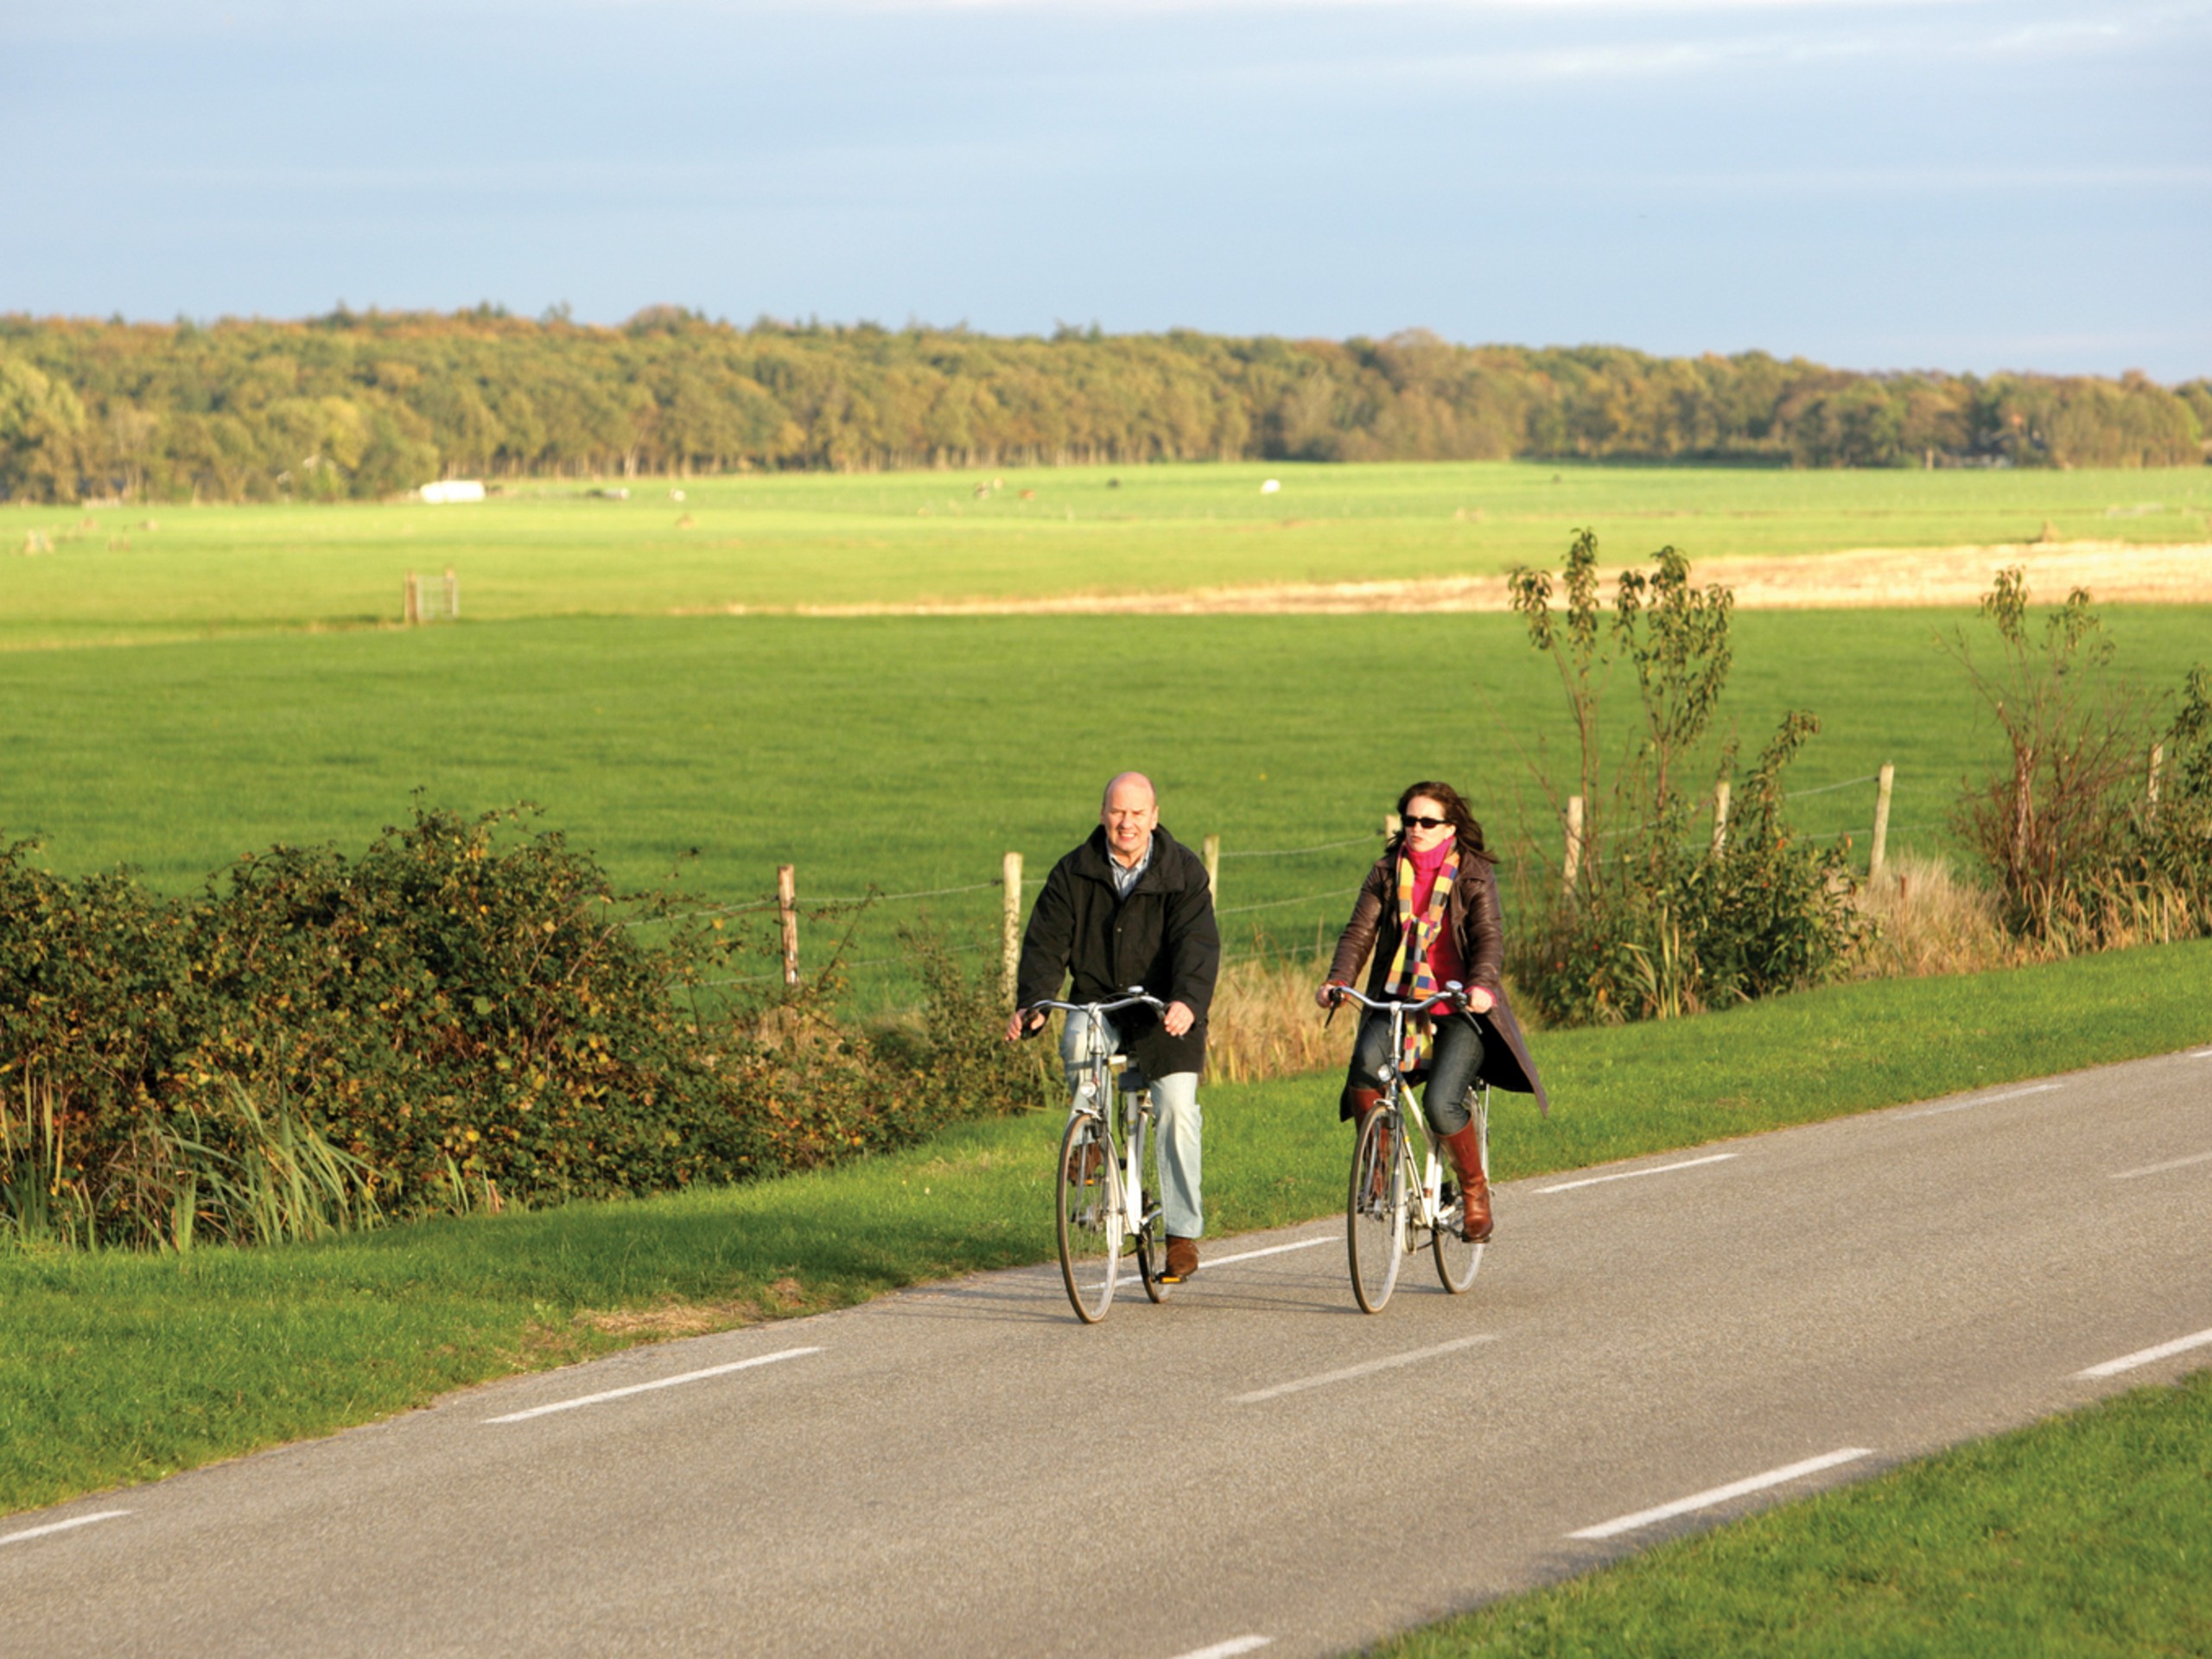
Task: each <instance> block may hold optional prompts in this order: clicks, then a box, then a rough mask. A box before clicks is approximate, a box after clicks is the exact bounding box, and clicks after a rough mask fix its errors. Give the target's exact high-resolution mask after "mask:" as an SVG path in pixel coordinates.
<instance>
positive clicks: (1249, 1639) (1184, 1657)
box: [1175, 1636, 1274, 1659]
mask: <svg viewBox="0 0 2212 1659" xmlns="http://www.w3.org/2000/svg"><path fill="white" fill-rule="evenodd" d="M1272 1646H1274V1637H1272V1636H1232V1637H1230V1638H1229V1640H1228V1641H1226V1642H1217V1643H1214V1644H1213V1645H1212V1646H1211V1647H1210V1648H1192V1649H1191V1650H1190V1651H1189V1652H1188V1653H1179V1654H1177V1655H1176V1656H1175V1659H1236V1656H1237V1655H1238V1654H1240V1653H1251V1652H1253V1651H1255V1649H1260V1648H1266V1647H1272Z"/></svg>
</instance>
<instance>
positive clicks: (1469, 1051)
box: [1344, 1012, 1483, 1135]
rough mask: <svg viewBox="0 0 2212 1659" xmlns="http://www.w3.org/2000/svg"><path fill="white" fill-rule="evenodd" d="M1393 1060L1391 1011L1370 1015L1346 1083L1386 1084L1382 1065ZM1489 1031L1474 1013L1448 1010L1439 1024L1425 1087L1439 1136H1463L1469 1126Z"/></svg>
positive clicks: (1353, 1053) (1363, 1021)
mask: <svg viewBox="0 0 2212 1659" xmlns="http://www.w3.org/2000/svg"><path fill="white" fill-rule="evenodd" d="M1389 1058H1390V1021H1389V1017H1388V1016H1387V1015H1384V1014H1375V1013H1372V1012H1370V1013H1369V1014H1365V1015H1364V1016H1363V1017H1362V1019H1361V1020H1360V1022H1359V1039H1358V1041H1357V1042H1355V1043H1354V1044H1353V1045H1352V1047H1351V1070H1350V1071H1348V1072H1347V1073H1346V1074H1345V1077H1344V1087H1345V1089H1347V1090H1352V1089H1376V1090H1379V1089H1381V1088H1382V1086H1383V1064H1384V1062H1385V1061H1387V1060H1389ZM1482 1069H1483V1033H1482V1027H1479V1026H1478V1025H1477V1024H1476V1023H1475V1020H1474V1016H1473V1015H1472V1014H1446V1015H1444V1016H1442V1017H1441V1018H1440V1019H1439V1020H1437V1022H1436V1043H1435V1046H1434V1047H1433V1048H1432V1049H1431V1050H1430V1052H1429V1056H1428V1087H1427V1088H1426V1089H1424V1090H1422V1091H1421V1109H1422V1110H1423V1111H1425V1112H1426V1113H1427V1114H1428V1126H1429V1128H1432V1129H1434V1130H1435V1131H1436V1132H1437V1134H1439V1135H1457V1134H1458V1133H1459V1131H1460V1130H1461V1129H1464V1128H1466V1127H1467V1122H1468V1119H1469V1117H1470V1116H1471V1115H1470V1114H1469V1112H1468V1110H1467V1090H1470V1089H1471V1088H1473V1087H1474V1085H1475V1084H1476V1082H1477V1081H1478V1079H1479V1077H1481V1075H1482Z"/></svg>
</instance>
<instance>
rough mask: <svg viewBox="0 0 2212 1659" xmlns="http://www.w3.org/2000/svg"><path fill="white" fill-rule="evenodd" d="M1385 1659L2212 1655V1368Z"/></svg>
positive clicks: (1707, 1540) (1384, 1652)
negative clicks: (1477, 1658)
mask: <svg viewBox="0 0 2212 1659" xmlns="http://www.w3.org/2000/svg"><path fill="white" fill-rule="evenodd" d="M1372 1651H1373V1653H1374V1654H1375V1655H1376V1656H1377V1659H1471V1656H1475V1655H1485V1656H1506V1655H1511V1656H1529V1659H1534V1656H1539V1655H1541V1656H1544V1659H1579V1656H1592V1659H1595V1656H1599V1655H1613V1654H1636V1655H1638V1656H1640V1659H1677V1656H1680V1659H1691V1656H1695V1659H1703V1656H1706V1655H1708V1654H1714V1653H1760V1654H1789V1655H1808V1656H1809V1655H1828V1654H1837V1655H1841V1654H1853V1655H1871V1654H1913V1655H1920V1656H1930V1659H1935V1656H1944V1655H1954V1654H1955V1655H1959V1656H1961V1659H1964V1656H1976V1659H1979V1656H1980V1655H1984V1654H1993V1653H2004V1654H2037V1655H2041V1654H2050V1655H2059V1654H2063V1655H2069V1656H2081V1659H2092V1656H2102V1655H2111V1656H2115V1659H2117V1656H2120V1655H2138V1654H2184V1653H2186V1654H2202V1653H2207V1652H2212V1373H2206V1372H2200V1373H2199V1374H2198V1375H2196V1376H2193V1377H2190V1378H2189V1379H2187V1380H2186V1381H2184V1382H2183V1383H2180V1384H2179V1385H2178V1386H2176V1387H2171V1388H2156V1389H2139V1390H2138V1391H2137V1392H2135V1393H2133V1394H2129V1395H2124V1396H2122V1397H2121V1398H2120V1399H2118V1400H2113V1401H2108V1402H2105V1403H2104V1404H2102V1405H2099V1406H2094V1407H2091V1408H2088V1409H2087V1410H2083V1411H2079V1412H2075V1413H2071V1414H2069V1415H2067V1416H2064V1417H2060V1418H2056V1419H2053V1420H2052V1421H2049V1422H2044V1423H2037V1424H2035V1425H2033V1426H2031V1427H2027V1428H2024V1429H2018V1430H2015V1431H2014V1432H2012V1433H2009V1434H2002V1435H1999V1436H1998V1437H1996V1438H1995V1439H1993V1440H1980V1441H1977V1442H1975V1443H1974V1444H1972V1445H1969V1446H1960V1447H1957V1448H1955V1449H1954V1450H1952V1451H1949V1452H1943V1453H1942V1454H1940V1455H1938V1456H1936V1457H1932V1458H1927V1459H1922V1460H1921V1461H1919V1462H1916V1463H1912V1464H1909V1465H1905V1466H1904V1468H1901V1469H1897V1470H1894V1471H1891V1473H1889V1474H1887V1475H1885V1476H1884V1477H1882V1478H1879V1479H1878V1480H1873V1481H1869V1482H1867V1483H1866V1484H1864V1485H1859V1486H1852V1487H1848V1488H1846V1489H1844V1490H1842V1491H1835V1492H1829V1493H1825V1494H1823V1495H1822V1496H1821V1497H1815V1498H1810V1499H1808V1500H1806V1501H1805V1502H1802V1503H1791V1504H1787V1505H1784V1506H1783V1507H1781V1508H1779V1509H1777V1510H1770V1511H1769V1512H1767V1513H1765V1514H1763V1515H1758V1516H1752V1517H1751V1518H1750V1519H1748V1520H1745V1521H1741V1522H1737V1523H1735V1524H1734V1525H1732V1526H1728V1527H1723V1528H1720V1529H1717V1530H1715V1531H1713V1532H1710V1533H1707V1534H1704V1535H1700V1536H1698V1537H1694V1538H1688V1539H1681V1540H1678V1541H1675V1542H1672V1543H1669V1544H1665V1545H1662V1546H1660V1547H1659V1548H1656V1549H1653V1550H1650V1551H1649V1552H1648V1553H1645V1554H1639V1555H1636V1556H1634V1557H1631V1558H1630V1560H1626V1561H1624V1562H1623V1563H1621V1564H1620V1565H1619V1566H1618V1567H1610V1568H1608V1569H1606V1570H1605V1571H1603V1572H1599V1573H1592V1574H1590V1575H1588V1576H1587V1577H1585V1578H1580V1579H1575V1580H1569V1581H1568V1582H1567V1583H1564V1584H1560V1585H1557V1586H1553V1587H1552V1588H1550V1589H1548V1590H1542V1591H1538V1592H1535V1593H1534V1594H1531V1595H1526V1596H1516V1597H1513V1598H1511V1599H1509V1600H1505V1601H1500V1602H1496V1603H1493V1604H1491V1605H1490V1606H1488V1607H1485V1608H1484V1609H1482V1610H1481V1611H1478V1612H1474V1613H1470V1614H1467V1615H1465V1617H1463V1618H1455V1619H1451V1620H1447V1621H1446V1622H1445V1623H1443V1624H1433V1625H1430V1626H1428V1627H1427V1629H1424V1630H1414V1631H1412V1632H1410V1633H1408V1634H1407V1635H1405V1636H1402V1637H1397V1638H1395V1640H1393V1641H1390V1642H1387V1643H1383V1645H1382V1646H1381V1647H1379V1648H1377V1649H1373V1650H1372Z"/></svg>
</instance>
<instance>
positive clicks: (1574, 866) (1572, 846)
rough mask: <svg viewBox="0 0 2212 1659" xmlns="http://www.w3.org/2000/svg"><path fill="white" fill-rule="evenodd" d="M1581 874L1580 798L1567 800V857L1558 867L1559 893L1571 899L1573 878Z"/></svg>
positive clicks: (1574, 797) (1573, 796) (1571, 797)
mask: <svg viewBox="0 0 2212 1659" xmlns="http://www.w3.org/2000/svg"><path fill="white" fill-rule="evenodd" d="M1580 874H1582V798H1581V797H1580V795H1570V796H1568V797H1567V857H1566V859H1565V860H1564V861H1563V862H1562V863H1561V864H1560V892H1561V893H1566V894H1567V895H1568V896H1569V897H1572V896H1573V893H1574V882H1575V878H1576V877H1577V876H1579V875H1580Z"/></svg>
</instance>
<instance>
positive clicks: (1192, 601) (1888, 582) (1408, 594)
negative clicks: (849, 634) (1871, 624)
mask: <svg viewBox="0 0 2212 1659" xmlns="http://www.w3.org/2000/svg"><path fill="white" fill-rule="evenodd" d="M2016 564H2017V565H2023V566H2024V567H2026V569H2027V573H2028V589H2029V592H2030V594H2031V595H2032V596H2033V597H2034V598H2035V599H2037V600H2038V601H2047V600H2057V599H2062V598H2063V597H2064V596H2065V595H2066V594H2067V593H2068V592H2069V591H2070V590H2072V589H2073V588H2088V590H2089V592H2090V593H2091V594H2093V595H2094V597H2096V598H2097V599H2098V600H2100V601H2105V602H2107V603H2112V604H2168V605H2173V604H2203V603H2208V602H2212V542H2187V543H2168V544H2165V545H2159V546H2144V545H2139V544H2136V543H2127V542H2025V543H2005V544H1999V545H1997V546H1993V547H1885V548H1852V549H1847V550H1844V551H1842V552H1839V553H1812V554H1802V555H1799V556H1796V557H1790V558H1764V559H1758V558H1754V559H1713V560H1710V561H1708V562H1707V563H1702V564H1700V565H1698V566H1697V567H1696V572H1695V573H1696V575H1698V576H1699V577H1700V578H1702V579H1703V580H1705V581H1707V582H1725V583H1726V584H1727V585H1728V586H1729V587H1730V588H1733V589H1734V590H1735V594H1736V603H1737V605H1738V607H1739V608H1742V609H1746V610H1769V611H1771V610H1840V609H1846V608H1853V607H1876V606H1908V605H1912V606H1918V605H1929V606H1934V605H1947V606H1959V605H1972V604H1974V602H1975V601H1978V600H1979V599H1980V597H1981V595H1982V594H1985V593H1986V592H1988V590H1989V584H1990V579H1991V577H1992V576H1993V575H1994V574H1995V573H1996V572H1997V571H1998V570H1999V569H2004V568H2005V567H2006V566H2008V565H2016ZM1616 574H1618V572H1617V571H1616V570H1615V569H1607V570H1606V572H1605V581H1606V585H1607V588H1609V589H1610V588H1611V582H1612V578H1613V576H1614V575H1616ZM732 608H733V609H735V610H741V611H750V612H754V613H758V612H759V611H760V609H762V608H765V607H747V606H738V607H732ZM1505 608H1506V588H1505V578H1504V577H1503V576H1502V575H1495V576H1443V577H1438V578H1436V579H1434V580H1427V581H1420V580H1409V581H1395V582H1281V583H1268V584H1255V585H1252V586H1247V587H1238V588H1185V589H1182V590H1179V591H1171V592H1165V593H1161V592H1154V593H1122V594H1111V593H1109V594H1054V595H1051V596H1049V597H1046V598H1035V599H963V600H947V601H937V602H927V603H919V604H865V605H803V606H797V607H791V611H789V612H787V614H791V613H796V614H798V615H802V616H1049V615H1110V614H1122V615H1140V616H1147V615H1148V616H1232V615H1252V616H1265V615H1314V616H1331V615H1338V616H1343V615H1357V614H1359V613H1364V612H1370V611H1503V610H1504V609H1505Z"/></svg>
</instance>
